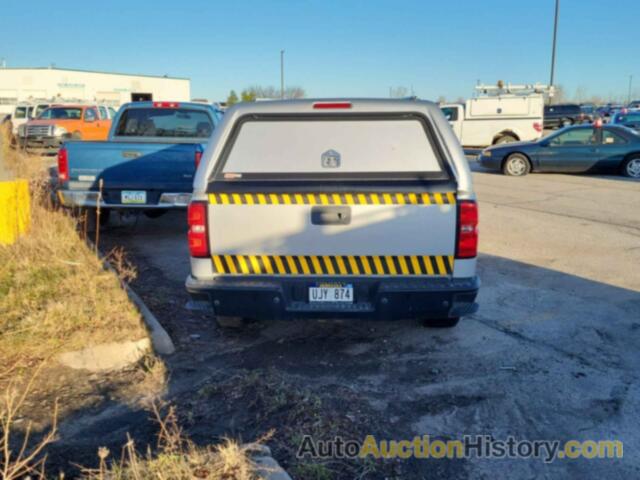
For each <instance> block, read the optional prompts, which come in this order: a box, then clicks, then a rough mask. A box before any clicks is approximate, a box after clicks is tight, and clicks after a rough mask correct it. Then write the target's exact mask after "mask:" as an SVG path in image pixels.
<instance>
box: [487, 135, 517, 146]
mask: <svg viewBox="0 0 640 480" xmlns="http://www.w3.org/2000/svg"><path fill="white" fill-rule="evenodd" d="M517 141H518V139H517V138H516V137H514V136H513V135H509V134H507V135H502V136H500V137H498V138H496V141H495V142H493V144H494V145H502V144H505V143H513V142H517Z"/></svg>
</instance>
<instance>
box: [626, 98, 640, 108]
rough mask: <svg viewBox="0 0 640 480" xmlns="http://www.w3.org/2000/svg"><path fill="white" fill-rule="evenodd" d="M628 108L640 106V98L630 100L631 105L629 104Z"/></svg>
mask: <svg viewBox="0 0 640 480" xmlns="http://www.w3.org/2000/svg"><path fill="white" fill-rule="evenodd" d="M627 108H629V109H634V108H640V100H634V101H633V102H630V103H629V105H627Z"/></svg>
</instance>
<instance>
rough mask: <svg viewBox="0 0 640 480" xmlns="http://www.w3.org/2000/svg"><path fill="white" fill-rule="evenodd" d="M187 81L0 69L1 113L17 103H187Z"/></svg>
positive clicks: (143, 76) (45, 70) (118, 75)
mask: <svg viewBox="0 0 640 480" xmlns="http://www.w3.org/2000/svg"><path fill="white" fill-rule="evenodd" d="M190 98H191V81H190V80H189V79H188V78H175V77H167V76H163V77H156V76H151V75H129V74H123V73H108V72H92V71H87V70H72V69H66V68H55V67H50V68H49V67H42V68H7V67H5V68H0V113H1V112H6V113H8V112H9V111H11V109H12V108H13V105H15V104H16V103H18V102H23V101H31V100H36V99H39V100H54V101H55V100H71V101H86V102H100V103H105V104H108V105H112V106H114V107H118V106H119V105H121V104H123V103H126V102H131V101H137V100H158V101H179V102H184V101H189V100H190Z"/></svg>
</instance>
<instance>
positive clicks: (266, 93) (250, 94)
mask: <svg viewBox="0 0 640 480" xmlns="http://www.w3.org/2000/svg"><path fill="white" fill-rule="evenodd" d="M241 96H242V100H243V101H245V102H247V101H249V102H250V101H254V100H259V99H276V98H280V89H278V88H276V87H273V86H271V85H269V86H262V85H252V86H250V87H248V88H245V89H244V90H243V91H242V95H241ZM306 96H307V94H306V92H305V91H304V88H302V87H297V86H292V87H287V88H286V89H285V91H284V98H304V97H306Z"/></svg>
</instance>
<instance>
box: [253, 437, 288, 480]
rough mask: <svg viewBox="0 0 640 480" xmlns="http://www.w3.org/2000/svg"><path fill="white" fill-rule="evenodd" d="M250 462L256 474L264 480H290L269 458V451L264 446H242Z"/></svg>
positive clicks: (277, 464)
mask: <svg viewBox="0 0 640 480" xmlns="http://www.w3.org/2000/svg"><path fill="white" fill-rule="evenodd" d="M244 448H245V449H246V451H247V453H248V455H249V456H250V457H251V460H253V462H254V463H255V465H256V473H257V474H258V476H259V478H262V479H264V480H292V479H291V476H289V474H288V473H287V472H286V471H285V470H284V469H283V468H282V467H281V466H280V464H279V463H278V462H277V460H276V459H275V458H273V457H272V456H271V449H270V448H269V447H267V446H266V445H260V444H257V443H250V444H248V445H244Z"/></svg>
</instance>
